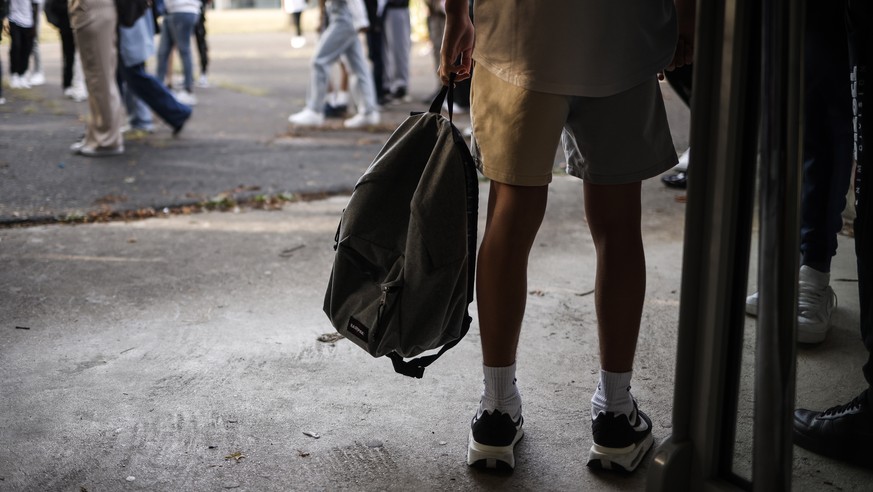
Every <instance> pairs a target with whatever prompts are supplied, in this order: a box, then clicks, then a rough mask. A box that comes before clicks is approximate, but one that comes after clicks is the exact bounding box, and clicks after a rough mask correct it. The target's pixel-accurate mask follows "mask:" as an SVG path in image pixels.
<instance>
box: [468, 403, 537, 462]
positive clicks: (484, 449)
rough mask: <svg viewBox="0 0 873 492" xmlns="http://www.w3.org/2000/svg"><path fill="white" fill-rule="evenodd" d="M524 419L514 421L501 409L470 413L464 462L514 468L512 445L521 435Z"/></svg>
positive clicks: (513, 446) (522, 433)
mask: <svg viewBox="0 0 873 492" xmlns="http://www.w3.org/2000/svg"><path fill="white" fill-rule="evenodd" d="M523 425H524V419H523V418H522V417H518V421H517V422H513V420H512V418H511V417H510V416H509V414H506V413H503V412H501V411H500V410H495V411H494V412H493V413H492V412H488V411H486V412H483V413H482V415H477V416H476V417H473V421H472V422H471V423H470V437H469V439H468V443H467V464H468V465H470V466H475V467H478V468H508V469H510V470H512V469H513V468H515V454H514V451H513V450H514V448H515V445H516V444H518V441H521V438H522V437H523V436H524V429H523V428H522V426H523Z"/></svg>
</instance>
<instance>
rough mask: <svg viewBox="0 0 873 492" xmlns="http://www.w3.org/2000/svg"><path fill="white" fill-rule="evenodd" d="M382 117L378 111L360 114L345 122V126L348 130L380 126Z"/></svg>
mask: <svg viewBox="0 0 873 492" xmlns="http://www.w3.org/2000/svg"><path fill="white" fill-rule="evenodd" d="M380 119H381V117H380V116H379V112H378V111H370V112H369V113H358V114H356V115H354V116H352V117H351V118H349V119H347V120H346V121H343V126H344V127H346V128H363V127H365V126H372V125H378V124H379V120H380Z"/></svg>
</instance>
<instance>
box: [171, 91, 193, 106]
mask: <svg viewBox="0 0 873 492" xmlns="http://www.w3.org/2000/svg"><path fill="white" fill-rule="evenodd" d="M173 96H174V97H175V98H176V100H177V101H179V102H180V103H182V104H184V105H186V106H196V105H197V96H195V95H194V93H192V92H188V91H184V90H182V91H178V92H174V93H173Z"/></svg>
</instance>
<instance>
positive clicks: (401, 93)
mask: <svg viewBox="0 0 873 492" xmlns="http://www.w3.org/2000/svg"><path fill="white" fill-rule="evenodd" d="M391 100H392V102H393V103H395V104H397V103H405V102H410V101H412V97H410V96H409V94H408V93H407V92H406V87H398V88H397V89H396V90H395V91H394V92H392V93H391Z"/></svg>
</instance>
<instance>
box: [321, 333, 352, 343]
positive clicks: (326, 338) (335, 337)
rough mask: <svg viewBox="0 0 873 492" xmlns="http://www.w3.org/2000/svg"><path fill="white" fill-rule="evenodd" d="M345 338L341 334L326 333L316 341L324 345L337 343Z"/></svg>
mask: <svg viewBox="0 0 873 492" xmlns="http://www.w3.org/2000/svg"><path fill="white" fill-rule="evenodd" d="M343 338H345V337H344V336H342V335H340V334H339V333H325V334H323V335H319V336H318V338H317V339H316V340H318V341H319V342H322V343H336V342H338V341H340V340H342V339H343Z"/></svg>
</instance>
